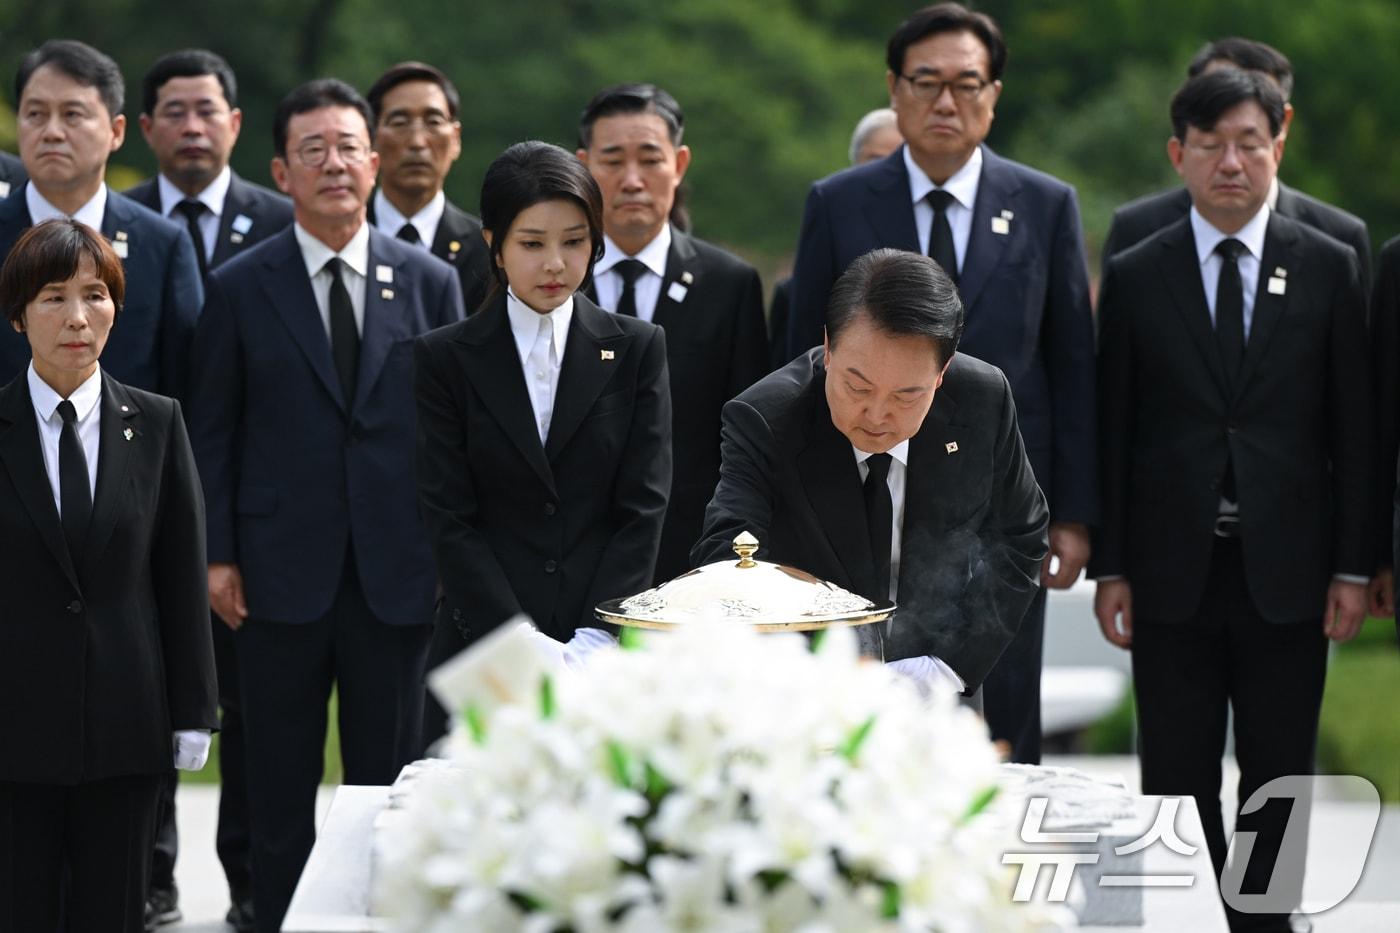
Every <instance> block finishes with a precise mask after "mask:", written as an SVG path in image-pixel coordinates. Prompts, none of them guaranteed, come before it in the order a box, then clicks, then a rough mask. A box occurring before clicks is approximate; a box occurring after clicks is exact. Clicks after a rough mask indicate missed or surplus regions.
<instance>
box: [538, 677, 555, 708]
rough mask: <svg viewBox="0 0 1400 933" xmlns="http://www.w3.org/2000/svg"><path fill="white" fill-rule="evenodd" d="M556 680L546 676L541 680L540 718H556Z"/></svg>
mask: <svg viewBox="0 0 1400 933" xmlns="http://www.w3.org/2000/svg"><path fill="white" fill-rule="evenodd" d="M554 711H555V706H554V678H552V677H550V676H549V675H548V674H545V675H544V677H542V678H541V679H540V718H541V719H553V718H554Z"/></svg>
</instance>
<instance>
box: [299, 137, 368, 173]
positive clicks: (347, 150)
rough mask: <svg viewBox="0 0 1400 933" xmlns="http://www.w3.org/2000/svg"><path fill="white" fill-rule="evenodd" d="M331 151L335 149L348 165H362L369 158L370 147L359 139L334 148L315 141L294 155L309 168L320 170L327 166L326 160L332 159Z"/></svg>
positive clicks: (346, 140) (342, 142)
mask: <svg viewBox="0 0 1400 933" xmlns="http://www.w3.org/2000/svg"><path fill="white" fill-rule="evenodd" d="M331 149H335V151H336V153H337V154H338V155H339V156H340V161H341V162H343V163H345V164H346V165H361V164H363V163H364V161H365V159H366V158H368V157H369V146H367V145H366V144H364V143H363V142H360V141H359V140H358V139H343V140H341V141H340V142H338V143H336V144H335V145H334V146H328V145H326V143H324V142H321V141H320V140H313V141H312V142H309V143H306V144H304V145H303V146H302V147H301V148H300V149H297V150H296V151H295V152H294V153H293V155H295V156H296V157H297V161H298V162H300V163H301V164H302V165H304V166H306V167H307V168H320V167H321V166H323V165H325V164H326V159H328V158H330V154H331Z"/></svg>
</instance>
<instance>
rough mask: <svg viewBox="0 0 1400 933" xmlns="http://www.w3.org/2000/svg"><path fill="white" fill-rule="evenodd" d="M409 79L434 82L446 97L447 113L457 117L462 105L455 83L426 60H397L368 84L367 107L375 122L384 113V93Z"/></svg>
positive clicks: (376, 122) (454, 117) (377, 121)
mask: <svg viewBox="0 0 1400 933" xmlns="http://www.w3.org/2000/svg"><path fill="white" fill-rule="evenodd" d="M409 81H426V82H428V83H429V84H436V85H437V86H438V87H439V88H441V89H442V96H443V97H445V98H447V115H448V116H449V117H451V118H452V119H454V120H455V119H457V111H458V110H460V109H461V107H462V96H461V95H460V94H458V93H457V85H455V84H453V83H452V81H451V79H449V78H448V77H447V75H445V74H443V72H442V71H441V70H439V69H437V68H434V67H433V66H432V65H429V64H428V63H426V62H399V63H398V64H397V65H393V66H391V67H390V68H389V69H388V70H387V71H385V72H384V73H383V74H382V75H380V76H379V77H378V78H375V79H374V84H372V85H370V89H369V91H368V93H366V94H365V100H366V101H368V102H369V109H370V111H371V112H372V113H373V114H374V122H375V124H378V123H379V118H380V117H381V116H383V114H384V95H385V94H388V93H389V92H390V91H392V90H393V89H394V88H396V87H398V86H399V85H400V84H407V83H408V82H409Z"/></svg>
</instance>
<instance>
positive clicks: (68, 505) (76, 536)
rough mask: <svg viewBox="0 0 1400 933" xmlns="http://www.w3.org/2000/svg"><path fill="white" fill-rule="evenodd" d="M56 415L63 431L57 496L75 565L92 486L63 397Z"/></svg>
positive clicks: (69, 408)
mask: <svg viewBox="0 0 1400 933" xmlns="http://www.w3.org/2000/svg"><path fill="white" fill-rule="evenodd" d="M58 416H59V417H60V418H62V419H63V433H61V434H60V435H59V436H58V497H59V505H60V508H61V510H62V515H61V517H62V520H63V536H64V537H65V538H67V539H68V554H69V556H70V557H72V558H73V563H74V565H76V564H77V563H78V562H79V560H80V559H81V558H82V554H83V539H84V538H85V537H86V536H87V529H88V521H89V520H90V519H91V518H92V488H91V486H90V485H89V483H90V481H89V479H88V466H87V455H85V454H84V453H83V442H82V440H81V439H79V437H78V411H77V409H75V408H74V407H73V403H72V402H70V401H68V399H64V400H63V401H61V402H59V403H58Z"/></svg>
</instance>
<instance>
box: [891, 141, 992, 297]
mask: <svg viewBox="0 0 1400 933" xmlns="http://www.w3.org/2000/svg"><path fill="white" fill-rule="evenodd" d="M904 169H905V171H907V172H908V173H909V196H910V197H912V198H913V199H914V229H916V230H917V231H918V233H919V249H920V250H921V251H922V252H923V254H924V255H925V256H927V255H928V238H929V235H930V233H931V232H932V230H933V205H931V204H929V203H928V201H926V200H924V198H926V197H928V193H929V192H930V191H933V190H935V189H942V190H943V191H946V192H948V193H949V194H951V195H952V196H953V200H952V202H951V203H949V205H948V208H947V210H946V211H945V213H946V214H947V215H948V227H949V228H950V229H951V230H952V231H953V252H954V254H955V255H956V256H957V257H958V270H959V271H962V267H963V263H964V262H966V261H967V240H968V237H970V236H972V206H973V205H974V204H976V203H977V188H978V186H980V185H981V183H982V147H981V146H978V147H977V148H976V149H974V150H972V157H971V158H970V159H968V160H967V161H966V162H964V163H963V167H962V168H960V169H958V170H957V171H956V172H954V173H953V175H952V177H951V178H949V179H948V180H947V181H946V182H944V183H943V184H941V185H935V184H934V183H933V182H932V181H931V180H930V179H929V177H928V176H927V175H925V174H924V170H923V169H921V168H919V166H918V165H916V164H915V163H914V157H913V156H911V155H910V154H909V147H908V146H905V147H904Z"/></svg>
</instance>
